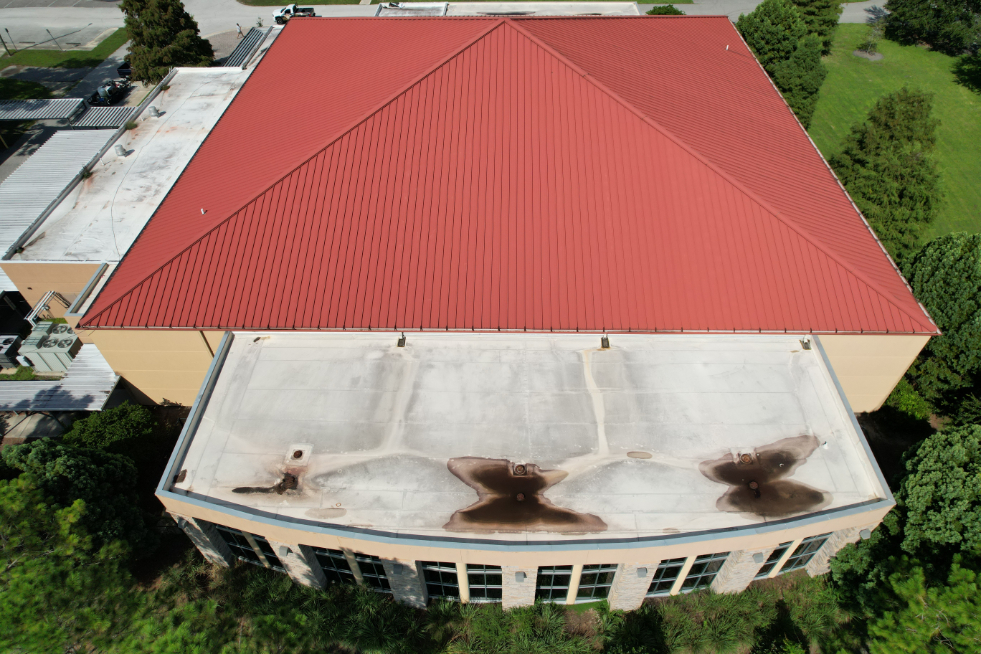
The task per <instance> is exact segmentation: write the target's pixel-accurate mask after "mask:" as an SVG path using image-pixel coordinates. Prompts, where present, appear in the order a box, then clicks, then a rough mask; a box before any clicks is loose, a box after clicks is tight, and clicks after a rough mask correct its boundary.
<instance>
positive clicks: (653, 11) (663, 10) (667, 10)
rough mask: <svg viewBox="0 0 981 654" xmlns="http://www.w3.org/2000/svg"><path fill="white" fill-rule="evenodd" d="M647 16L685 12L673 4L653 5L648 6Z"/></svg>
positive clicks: (683, 13)
mask: <svg viewBox="0 0 981 654" xmlns="http://www.w3.org/2000/svg"><path fill="white" fill-rule="evenodd" d="M647 15H648V16H684V15H685V12H683V11H681V10H680V9H678V8H677V7H675V6H674V5H660V6H658V5H655V6H653V7H651V8H650V10H649V11H648V12H647Z"/></svg>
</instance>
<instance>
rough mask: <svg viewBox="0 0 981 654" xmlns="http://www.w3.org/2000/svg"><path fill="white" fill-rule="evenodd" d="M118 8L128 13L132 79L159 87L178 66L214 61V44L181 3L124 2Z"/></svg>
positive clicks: (159, 0) (164, 0)
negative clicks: (200, 31)
mask: <svg viewBox="0 0 981 654" xmlns="http://www.w3.org/2000/svg"><path fill="white" fill-rule="evenodd" d="M119 8H120V9H121V10H122V11H123V13H125V14H126V31H127V32H128V33H129V38H130V45H129V62H130V66H131V67H132V69H133V72H132V78H133V79H135V80H139V81H141V82H147V83H150V84H156V83H158V82H159V81H160V80H162V79H163V78H164V77H165V76H166V75H167V73H168V72H169V71H170V69H171V68H174V67H175V66H208V65H210V64H211V62H212V61H214V58H215V52H214V50H213V49H212V47H211V43H209V42H208V41H206V40H205V39H202V38H201V36H200V35H199V32H198V24H197V22H196V21H195V20H194V19H193V18H191V15H190V14H188V13H187V11H186V10H185V9H184V5H183V4H182V3H181V1H180V0H123V2H122V3H121V4H120V5H119Z"/></svg>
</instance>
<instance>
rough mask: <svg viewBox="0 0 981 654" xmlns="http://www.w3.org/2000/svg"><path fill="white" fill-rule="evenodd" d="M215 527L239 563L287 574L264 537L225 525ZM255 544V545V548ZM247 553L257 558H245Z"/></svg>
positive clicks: (215, 525)
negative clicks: (230, 538) (242, 562)
mask: <svg viewBox="0 0 981 654" xmlns="http://www.w3.org/2000/svg"><path fill="white" fill-rule="evenodd" d="M212 524H214V523H212ZM214 527H215V530H216V531H217V532H218V535H219V536H220V537H221V539H222V540H223V541H224V542H225V545H226V546H228V549H229V551H231V553H232V555H233V556H234V557H235V558H236V559H238V560H239V561H244V562H245V563H251V564H252V565H257V566H259V567H262V568H269V569H270V570H275V571H277V572H286V567H285V566H284V565H283V562H282V561H280V560H279V557H278V556H277V555H276V552H275V550H273V548H272V544H271V543H270V542H269V541H268V540H266V538H265V537H264V536H259V535H257V534H253V533H250V532H247V531H242V530H241V529H235V528H234V527H228V526H225V525H219V524H214ZM229 536H231V537H232V540H229V538H228V537H229ZM250 538H251V539H252V540H251V542H250V541H249V539H250ZM240 539H241V542H240ZM253 543H255V545H254V546H253ZM263 545H265V547H263ZM245 552H251V553H252V556H254V557H255V558H254V559H253V558H251V557H249V556H244V555H243V554H244V553H245Z"/></svg>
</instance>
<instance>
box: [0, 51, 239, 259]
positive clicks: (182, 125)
mask: <svg viewBox="0 0 981 654" xmlns="http://www.w3.org/2000/svg"><path fill="white" fill-rule="evenodd" d="M250 72H251V69H249V70H245V71H243V70H239V69H234V68H192V69H180V70H179V72H178V73H177V74H176V75H175V76H174V78H173V79H172V80H171V81H170V82H169V84H170V88H169V89H168V90H167V91H163V92H161V93H160V94H159V95H157V97H156V98H154V99H153V102H152V103H151V104H152V105H153V106H155V107H156V108H157V109H158V110H159V112H160V117H159V118H152V117H150V116H149V114H148V112H147V111H144V112H143V114H142V115H140V116H139V117H137V118H134V119H133V120H135V121H136V123H137V127H136V128H135V129H132V130H129V131H127V132H125V133H124V134H123V135H122V136H121V137H120V138H119V140H118V141H116V145H122V146H123V148H125V150H126V155H125V156H123V157H120V156H118V155H117V154H116V153H115V148H111V149H110V150H109V151H108V152H107V153H106V154H105V155H104V156H103V157H102V160H101V162H100V163H97V164H96V165H95V167H94V168H93V169H92V176H91V177H89V178H88V179H86V180H83V181H82V182H81V183H80V184H78V186H76V187H75V189H74V190H73V191H72V192H71V193H70V194H69V195H68V196H67V197H66V198H65V199H64V200H63V201H62V202H61V203H60V204H59V205H58V206H57V207H56V208H55V210H54V211H53V212H52V213H51V215H49V216H48V218H47V219H46V220H45V221H44V223H42V224H41V225H40V226H39V227H38V228H37V230H36V231H35V232H34V234H33V235H32V237H31V239H30V240H29V241H28V242H27V244H26V247H24V249H23V251H22V252H21V253H19V254H15V255H13V256H11V260H13V261H99V262H102V261H110V262H116V261H119V260H120V259H122V257H123V255H124V254H126V251H127V250H129V248H130V246H131V245H132V244H133V242H134V241H135V240H136V237H137V236H139V234H140V232H141V231H142V230H143V227H144V226H145V225H146V223H147V222H148V221H149V220H150V217H151V216H152V215H153V212H154V211H156V209H157V206H158V205H159V204H160V202H161V201H162V200H163V198H164V196H165V195H166V194H167V192H168V191H169V190H170V187H171V186H172V185H173V184H174V182H175V181H176V180H177V177H178V176H179V175H180V174H181V172H182V171H183V170H184V167H185V166H186V165H187V163H188V162H189V161H190V160H191V157H192V156H193V155H194V153H195V152H196V151H197V149H198V147H199V146H200V145H201V142H202V141H204V139H205V137H206V136H207V135H208V133H209V132H210V131H211V128H212V127H214V125H215V123H216V122H218V118H220V117H221V115H222V113H224V111H225V109H226V108H227V107H228V105H229V103H231V101H232V99H233V98H234V97H235V94H236V93H237V92H238V90H239V88H241V86H242V84H244V83H245V80H246V79H248V76H249V73H250ZM75 133H77V134H86V133H87V134H93V135H94V134H101V135H103V136H104V137H105V138H108V137H109V136H110V135H111V134H112V132H111V131H109V130H97V131H93V132H75ZM25 165H26V164H25ZM15 174H16V173H15Z"/></svg>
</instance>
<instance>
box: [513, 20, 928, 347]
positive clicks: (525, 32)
mask: <svg viewBox="0 0 981 654" xmlns="http://www.w3.org/2000/svg"><path fill="white" fill-rule="evenodd" d="M506 22H507V23H508V24H510V25H511V26H512V27H513V28H514V29H516V30H518V31H519V32H521V33H522V34H523V35H525V36H526V37H527V38H529V39H531V40H532V41H533V42H534V43H535V44H536V45H538V46H540V47H541V48H543V49H544V50H545V51H546V52H548V53H550V54H552V55H553V56H554V57H556V58H558V59H559V60H560V61H561V62H562V63H564V64H566V65H567V66H569V67H570V68H571V69H572V70H574V71H576V72H577V73H579V74H580V75H581V76H582V77H583V78H584V79H586V80H588V81H589V82H590V83H591V84H593V85H594V86H596V87H597V88H598V89H600V90H601V91H603V92H604V93H606V94H607V95H609V96H610V97H611V98H613V99H614V100H615V101H617V102H618V103H619V104H621V105H622V106H623V107H625V108H626V109H627V110H628V111H630V112H631V113H633V114H634V115H636V116H637V117H639V118H640V119H641V120H643V121H644V122H646V123H647V124H648V125H649V126H650V127H652V128H653V129H655V130H657V131H658V132H660V133H661V134H663V135H664V136H665V137H667V138H668V139H670V140H671V141H672V142H673V143H675V145H677V146H679V147H680V148H682V149H683V150H685V151H686V152H688V153H689V154H691V155H692V156H693V157H695V158H696V159H697V160H698V161H700V162H701V163H702V164H704V165H705V166H706V167H708V168H709V169H710V170H712V171H713V172H714V173H716V174H717V175H719V176H720V177H722V178H723V179H724V180H726V181H727V182H729V184H731V185H732V186H733V187H734V188H736V189H738V190H739V191H740V192H742V193H743V194H744V195H746V196H747V197H749V198H750V199H752V200H753V201H754V202H756V203H757V204H759V205H760V207H762V208H763V209H765V210H766V211H767V212H768V213H770V214H771V215H773V217H774V218H776V219H777V220H779V221H780V222H782V223H783V224H785V225H787V227H789V228H790V229H791V230H793V231H795V232H797V234H798V235H799V236H800V237H802V238H803V239H805V240H806V241H807V242H808V243H810V244H811V245H813V246H814V247H816V248H818V249H819V250H820V251H821V252H823V253H824V254H825V255H826V256H828V257H829V258H831V259H832V260H833V261H834V262H835V263H837V264H838V265H840V266H841V267H842V268H844V269H845V270H847V271H848V272H849V273H850V274H852V275H854V276H855V277H856V278H858V279H859V280H860V281H862V283H864V284H866V285H867V286H868V287H869V288H871V289H873V290H875V291H876V292H877V293H878V294H879V295H881V296H883V298H884V299H885V300H886V301H887V302H889V304H891V305H892V306H894V307H895V308H896V309H897V310H898V311H900V312H901V313H902V314H904V315H906V316H908V317H909V318H910V319H911V320H914V321H916V322H919V323H921V325H922V321H921V319H919V318H917V317H914V316H913V315H911V314H910V312H909V311H907V310H906V309H904V308H903V307H902V306H900V305H899V303H898V302H897V301H896V300H895V298H894V297H893V295H892V293H889V292H887V291H885V290H884V289H882V288H881V287H880V286H879V285H878V284H877V283H875V282H873V281H872V280H870V279H868V278H867V277H866V276H865V275H864V274H862V273H861V272H859V271H856V270H854V269H853V268H852V267H851V266H849V265H846V264H845V263H844V262H843V261H842V260H841V258H840V257H838V256H837V255H836V254H834V253H833V252H831V251H829V250H828V249H827V247H826V246H825V245H824V244H823V243H822V242H821V240H820V239H815V238H814V237H813V236H811V234H810V233H809V232H808V231H807V230H805V229H804V228H803V227H801V226H800V225H799V224H797V223H796V222H795V221H792V220H790V219H789V218H787V217H785V216H784V215H783V214H782V213H781V212H779V211H777V210H776V209H775V208H774V207H772V206H771V205H770V204H769V203H768V202H766V201H765V200H763V198H761V197H759V196H757V195H756V194H755V193H753V192H752V191H750V190H749V189H747V188H746V187H744V186H743V185H742V184H740V183H739V182H737V181H736V180H735V179H733V178H732V177H730V176H729V175H728V174H727V173H726V172H725V171H723V170H721V169H719V168H718V167H717V166H716V165H715V164H713V163H712V162H711V161H709V160H708V159H706V158H705V157H704V156H703V155H702V154H701V153H699V152H697V151H695V150H694V149H692V148H691V146H689V145H688V144H687V143H685V142H684V141H682V140H681V139H680V138H678V137H677V136H675V135H674V134H673V133H672V132H671V131H669V130H668V129H666V128H665V127H663V126H662V125H661V124H660V123H658V122H657V121H655V120H654V119H652V118H651V117H650V116H648V115H647V114H645V113H644V112H642V111H640V110H639V109H638V108H637V107H635V106H634V105H633V104H632V103H630V102H628V101H627V100H626V99H625V98H623V97H621V96H620V95H619V94H618V93H616V92H615V91H613V90H612V89H610V88H609V87H607V86H606V85H605V84H603V83H601V82H600V81H599V80H597V79H596V78H595V77H593V76H592V75H590V74H589V73H587V72H586V71H584V70H583V69H582V68H580V67H579V66H578V65H576V64H575V63H573V62H572V61H571V60H570V59H569V58H568V57H566V56H565V55H563V54H562V53H560V52H559V51H558V50H556V49H555V48H553V47H552V46H550V45H548V44H547V43H545V42H544V41H543V40H541V39H540V38H538V37H537V36H535V35H534V34H533V33H531V32H529V31H528V30H526V29H525V28H523V27H521V26H519V25H518V23H519V22H520V21H517V20H510V19H506ZM733 30H735V27H733ZM737 33H738V31H737ZM753 60H754V61H756V58H755V57H754V58H753ZM757 65H759V62H757ZM765 74H766V72H765V71H764V75H765ZM767 79H768V80H769V79H770V77H769V75H767ZM771 84H772V82H771ZM778 95H779V92H778ZM780 98H781V99H783V96H782V95H781V96H780ZM788 111H789V108H788ZM859 215H861V214H859ZM931 327H933V328H935V326H934V325H931Z"/></svg>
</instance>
